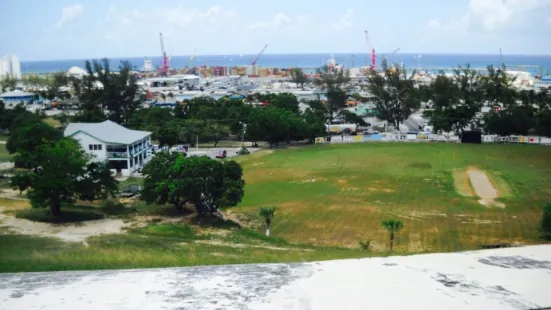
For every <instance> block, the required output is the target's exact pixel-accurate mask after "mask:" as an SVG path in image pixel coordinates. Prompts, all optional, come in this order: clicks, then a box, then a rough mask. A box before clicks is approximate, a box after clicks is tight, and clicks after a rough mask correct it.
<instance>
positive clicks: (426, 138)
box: [315, 133, 551, 145]
mask: <svg viewBox="0 0 551 310" xmlns="http://www.w3.org/2000/svg"><path fill="white" fill-rule="evenodd" d="M315 142H316V144H326V143H331V144H333V143H335V144H338V143H359V142H414V143H416V142H417V143H418V142H446V143H461V138H460V137H459V136H458V135H437V134H427V133H419V134H402V133H398V134H395V133H380V134H373V135H356V136H349V135H346V136H332V137H318V138H316V140H315ZM482 143H516V144H541V145H551V138H548V137H539V136H509V137H500V136H496V135H483V136H482Z"/></svg>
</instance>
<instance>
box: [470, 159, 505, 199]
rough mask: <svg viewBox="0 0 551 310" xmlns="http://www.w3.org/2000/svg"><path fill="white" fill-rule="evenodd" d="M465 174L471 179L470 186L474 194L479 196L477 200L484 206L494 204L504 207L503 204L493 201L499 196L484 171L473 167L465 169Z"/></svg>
mask: <svg viewBox="0 0 551 310" xmlns="http://www.w3.org/2000/svg"><path fill="white" fill-rule="evenodd" d="M467 175H468V176H469V180H470V181H471V186H472V188H473V190H474V192H475V194H476V195H477V196H478V197H480V200H479V202H480V203H481V204H483V205H485V206H491V205H495V206H498V207H504V205H503V204H501V203H498V202H495V201H494V200H495V199H496V198H498V197H499V193H498V191H497V190H496V189H495V187H494V185H493V184H492V182H491V181H490V178H488V175H487V174H486V172H484V171H482V170H478V169H474V168H469V170H467Z"/></svg>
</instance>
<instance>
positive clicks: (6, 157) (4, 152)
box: [0, 140, 12, 163]
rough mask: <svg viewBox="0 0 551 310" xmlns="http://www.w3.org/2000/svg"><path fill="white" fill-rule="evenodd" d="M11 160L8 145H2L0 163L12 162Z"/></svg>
mask: <svg viewBox="0 0 551 310" xmlns="http://www.w3.org/2000/svg"><path fill="white" fill-rule="evenodd" d="M0 141H1V140H0ZM11 158H12V155H11V154H9V153H8V150H6V144H4V143H0V163H1V162H6V161H10V160H11Z"/></svg>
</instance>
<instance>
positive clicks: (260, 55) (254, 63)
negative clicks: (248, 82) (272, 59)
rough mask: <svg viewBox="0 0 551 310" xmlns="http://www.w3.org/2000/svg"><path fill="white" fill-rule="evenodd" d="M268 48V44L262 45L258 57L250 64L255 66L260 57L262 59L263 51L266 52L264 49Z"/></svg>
mask: <svg viewBox="0 0 551 310" xmlns="http://www.w3.org/2000/svg"><path fill="white" fill-rule="evenodd" d="M267 47H268V44H266V45H264V48H263V49H262V50H261V51H260V53H258V56H256V58H255V59H254V60H253V62H252V64H251V65H253V66H254V65H256V62H257V61H258V60H259V59H260V57H262V55H264V51H265V50H266V48H267Z"/></svg>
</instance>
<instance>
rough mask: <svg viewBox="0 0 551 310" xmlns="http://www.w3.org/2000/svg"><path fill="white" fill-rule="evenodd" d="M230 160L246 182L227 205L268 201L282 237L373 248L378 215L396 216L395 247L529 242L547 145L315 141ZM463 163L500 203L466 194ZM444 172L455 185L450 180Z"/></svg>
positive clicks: (544, 180) (549, 153) (546, 170)
mask: <svg viewBox="0 0 551 310" xmlns="http://www.w3.org/2000/svg"><path fill="white" fill-rule="evenodd" d="M239 161H241V163H242V165H243V168H244V171H245V179H246V182H247V185H246V189H245V198H244V201H243V202H242V203H241V204H240V206H239V207H237V208H236V209H234V210H233V212H235V213H242V214H245V215H246V216H247V217H249V218H251V219H254V218H256V212H257V208H258V207H259V206H263V205H274V206H276V207H277V208H278V209H277V211H276V217H275V220H274V223H273V225H274V226H273V230H272V231H273V234H274V235H276V236H279V237H283V238H285V239H287V240H289V241H292V242H303V243H311V244H320V245H333V246H357V244H358V241H360V240H362V239H370V240H372V243H371V246H372V249H373V250H375V251H377V250H384V249H385V247H386V242H387V238H388V235H387V233H386V232H385V231H384V230H383V229H382V228H381V224H380V223H381V221H382V220H384V219H390V218H396V219H400V220H402V221H403V223H404V229H403V230H402V231H401V232H400V233H399V235H398V237H397V245H396V246H397V248H398V249H400V250H402V251H404V252H424V251H431V252H432V251H456V250H465V249H476V248H480V247H481V245H484V244H493V243H510V244H516V243H518V244H531V243H537V242H540V241H539V240H538V224H539V220H540V217H541V208H542V205H543V204H544V202H546V201H549V200H551V187H550V185H551V148H550V147H542V146H531V145H465V144H413V143H412V144H408V143H400V144H398V143H381V144H371V143H370V144H349V145H338V146H337V145H333V146H331V145H323V146H315V147H307V148H295V149H286V150H279V151H276V152H269V151H264V152H260V153H256V154H253V155H251V156H248V157H243V158H240V159H239ZM467 167H476V168H478V169H482V170H484V171H485V172H486V173H487V174H488V175H489V176H490V179H491V180H492V183H493V184H494V186H495V187H496V188H497V189H498V191H499V192H500V194H501V196H502V197H500V198H499V199H498V200H499V202H502V203H503V204H505V208H503V209H501V208H495V207H485V206H482V205H481V204H479V203H478V202H477V199H478V198H477V197H473V196H468V195H469V194H471V195H472V193H469V190H468V188H469V187H470V185H469V184H468V182H469V181H468V178H462V176H463V175H464V173H463V172H464V171H465V169H466V168H467ZM454 175H455V176H456V180H455V183H456V186H458V185H461V184H463V185H464V186H463V187H461V186H459V188H458V191H459V192H462V191H463V193H458V192H457V191H456V189H455V188H454ZM465 182H467V184H465ZM458 183H459V184H458ZM465 188H467V190H466V189H465ZM465 191H467V192H466V193H465ZM460 194H463V195H465V196H463V195H460Z"/></svg>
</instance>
